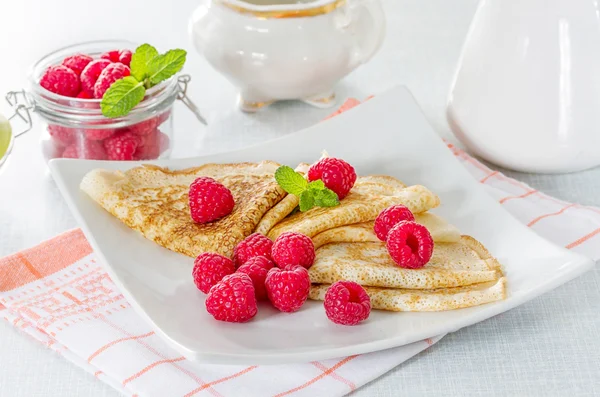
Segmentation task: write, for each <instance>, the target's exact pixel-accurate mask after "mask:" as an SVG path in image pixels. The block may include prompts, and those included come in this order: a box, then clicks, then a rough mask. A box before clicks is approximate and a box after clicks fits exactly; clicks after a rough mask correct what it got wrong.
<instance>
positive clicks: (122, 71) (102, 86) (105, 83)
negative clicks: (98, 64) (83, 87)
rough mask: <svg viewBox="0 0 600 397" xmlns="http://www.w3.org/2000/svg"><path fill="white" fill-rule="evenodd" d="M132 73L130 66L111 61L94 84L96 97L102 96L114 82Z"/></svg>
mask: <svg viewBox="0 0 600 397" xmlns="http://www.w3.org/2000/svg"><path fill="white" fill-rule="evenodd" d="M130 73H131V71H130V70H129V67H128V66H125V65H123V64H122V63H111V64H110V65H108V66H107V67H105V68H104V70H103V71H102V73H100V76H99V77H98V80H97V81H96V84H94V98H96V99H100V98H102V96H103V95H104V93H105V92H106V90H108V88H109V87H110V86H111V85H112V83H114V82H115V81H117V80H120V79H122V78H123V77H127V76H129V75H130Z"/></svg>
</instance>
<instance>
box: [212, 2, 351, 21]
mask: <svg viewBox="0 0 600 397" xmlns="http://www.w3.org/2000/svg"><path fill="white" fill-rule="evenodd" d="M216 1H217V2H218V3H220V4H222V5H224V6H225V7H227V8H229V9H230V10H233V11H235V12H237V13H240V14H244V15H251V16H254V17H256V18H260V19H281V18H305V17H314V16H317V15H323V14H328V13H330V12H332V11H334V10H336V9H338V8H339V7H341V6H343V5H344V4H346V0H336V1H334V2H332V3H327V4H324V5H321V6H316V7H310V8H297V9H295V10H294V9H289V10H252V9H249V8H245V7H242V6H239V5H236V4H231V3H229V2H228V1H227V0H216Z"/></svg>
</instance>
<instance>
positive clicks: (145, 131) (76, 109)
mask: <svg viewBox="0 0 600 397" xmlns="http://www.w3.org/2000/svg"><path fill="white" fill-rule="evenodd" d="M136 47H137V45H136V44H134V43H131V42H128V41H95V42H87V43H82V44H77V45H73V46H69V47H65V48H62V49H60V50H57V51H54V52H52V53H50V54H48V55H46V56H45V57H43V58H42V59H40V60H39V61H38V62H37V63H35V64H34V65H33V67H32V69H31V71H30V73H29V79H28V80H29V81H28V83H29V87H28V90H23V91H20V92H11V93H9V94H8V95H7V100H9V102H10V103H11V104H12V105H13V106H15V107H20V108H21V109H22V108H23V107H25V108H27V109H28V110H31V111H33V112H35V113H37V114H38V116H39V119H40V121H41V124H42V128H43V130H44V132H43V134H42V139H41V144H42V152H43V155H44V157H45V158H46V160H49V159H53V158H61V157H62V158H80V159H92V160H151V159H157V158H165V157H168V156H169V154H170V152H171V141H172V137H173V134H172V132H173V112H172V108H173V103H174V101H175V99H182V100H183V101H184V103H185V104H186V105H187V106H188V107H190V109H192V111H194V112H195V113H196V115H197V116H198V118H199V119H200V121H203V119H202V118H201V116H200V115H199V114H198V113H197V109H195V107H193V104H192V103H191V102H190V101H189V99H188V98H187V97H186V96H185V89H186V86H187V83H188V82H189V80H190V78H189V76H185V75H184V76H173V77H171V78H170V79H169V80H166V81H163V82H161V83H160V84H158V85H156V86H154V87H152V88H150V89H148V90H146V95H145V97H144V99H143V100H142V102H140V103H139V104H138V105H137V106H136V107H135V108H133V109H132V110H131V111H130V112H129V113H128V114H127V115H125V116H122V117H118V118H107V117H105V116H104V115H102V112H101V110H100V99H82V98H71V97H66V96H63V95H58V94H55V93H53V92H50V91H48V90H46V89H45V88H43V87H42V86H41V85H40V84H39V81H40V78H41V77H42V75H43V74H44V72H45V71H46V69H47V68H48V67H49V66H52V65H59V64H61V62H62V61H63V59H65V58H66V57H68V56H71V55H74V54H85V55H89V56H91V57H92V58H94V59H98V58H100V55H101V54H103V53H105V52H108V51H112V50H123V49H128V50H130V51H132V52H133V51H134V50H135V48H136ZM127 139H132V140H133V141H135V144H129V145H127V149H122V147H123V145H121V143H120V142H119V141H121V140H127ZM133 146H135V150H134V151H133V152H132V150H131V148H132V147H133Z"/></svg>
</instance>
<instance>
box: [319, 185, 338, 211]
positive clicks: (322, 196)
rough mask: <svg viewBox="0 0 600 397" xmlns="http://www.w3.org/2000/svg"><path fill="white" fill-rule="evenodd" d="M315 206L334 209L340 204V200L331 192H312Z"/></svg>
mask: <svg viewBox="0 0 600 397" xmlns="http://www.w3.org/2000/svg"><path fill="white" fill-rule="evenodd" d="M313 194H314V200H315V204H316V205H318V206H319V207H335V206H336V205H339V204H340V199H339V198H338V196H337V194H335V192H334V191H333V190H330V189H323V190H317V191H314V192H313Z"/></svg>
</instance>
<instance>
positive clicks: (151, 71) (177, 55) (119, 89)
mask: <svg viewBox="0 0 600 397" xmlns="http://www.w3.org/2000/svg"><path fill="white" fill-rule="evenodd" d="M186 56H187V52H186V51H185V50H181V49H175V50H169V51H167V52H166V53H164V54H159V53H158V50H157V49H156V48H154V47H153V46H151V45H150V44H142V45H141V46H139V47H138V48H136V50H135V52H134V53H133V54H132V56H131V64H130V69H131V75H130V76H127V77H124V78H122V79H119V80H117V81H115V82H114V83H112V85H111V86H110V87H109V88H108V90H106V92H105V93H104V95H103V96H102V101H101V102H100V109H101V110H102V114H103V115H104V116H106V117H109V118H116V117H121V116H125V115H126V114H127V113H129V112H130V111H131V109H133V108H134V107H135V106H136V105H137V104H138V103H140V102H141V101H142V100H143V99H144V96H145V95H146V89H148V88H151V87H153V86H155V85H157V84H158V83H160V82H161V81H164V80H167V79H169V78H170V77H171V76H173V75H175V74H176V73H177V72H179V71H180V70H181V68H182V67H183V65H184V63H185V59H186Z"/></svg>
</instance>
